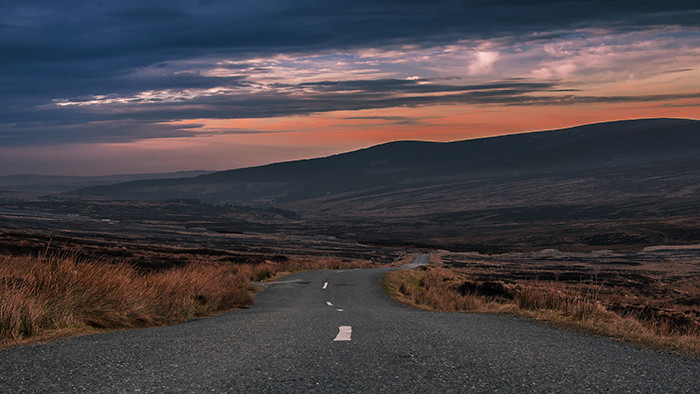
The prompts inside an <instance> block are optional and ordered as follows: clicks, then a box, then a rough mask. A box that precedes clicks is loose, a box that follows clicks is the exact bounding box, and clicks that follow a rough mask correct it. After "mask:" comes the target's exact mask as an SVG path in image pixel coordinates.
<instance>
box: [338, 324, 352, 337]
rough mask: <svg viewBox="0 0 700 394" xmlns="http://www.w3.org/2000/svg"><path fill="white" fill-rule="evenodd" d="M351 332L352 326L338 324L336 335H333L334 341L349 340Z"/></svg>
mask: <svg viewBox="0 0 700 394" xmlns="http://www.w3.org/2000/svg"><path fill="white" fill-rule="evenodd" d="M351 334H352V327H350V326H340V327H338V335H336V336H335V339H334V341H349V340H350V335H351Z"/></svg>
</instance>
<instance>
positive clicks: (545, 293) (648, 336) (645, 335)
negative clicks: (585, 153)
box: [382, 267, 700, 356]
mask: <svg viewBox="0 0 700 394" xmlns="http://www.w3.org/2000/svg"><path fill="white" fill-rule="evenodd" d="M382 287H383V289H384V292H385V293H386V294H388V295H389V296H391V297H392V298H394V299H395V300H397V301H399V302H401V303H404V304H407V305H409V306H413V307H417V308H420V309H426V310H434V311H441V312H475V313H503V314H508V315H512V316H518V317H527V318H533V319H535V320H537V321H541V322H545V323H548V324H552V325H555V326H559V327H564V328H568V329H573V330H576V331H581V332H586V333H590V334H596V335H603V336H607V337H610V338H613V339H617V340H621V341H625V342H628V343H631V344H635V345H643V346H651V347H655V348H659V349H663V350H670V351H675V352H679V353H684V354H690V355H694V356H698V355H700V332H699V331H698V329H697V327H695V326H678V325H675V324H673V323H672V322H670V321H667V320H662V319H654V318H643V317H640V316H635V315H631V314H628V315H623V314H618V313H616V312H614V311H611V310H608V309H607V308H606V307H605V305H604V300H602V299H601V297H600V295H599V292H598V291H597V289H595V288H591V287H583V286H580V287H577V286H572V285H564V284H560V283H555V282H540V281H529V282H527V283H522V284H517V285H510V286H509V285H506V284H504V283H503V282H476V281H472V280H470V279H469V277H467V276H464V275H460V274H458V273H456V272H454V271H452V270H450V269H446V268H442V267H420V268H418V269H413V270H407V269H404V270H397V271H392V272H390V273H388V274H386V275H385V276H384V277H383V278H382Z"/></svg>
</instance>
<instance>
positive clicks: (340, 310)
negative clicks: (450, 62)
mask: <svg viewBox="0 0 700 394" xmlns="http://www.w3.org/2000/svg"><path fill="white" fill-rule="evenodd" d="M336 311H338V312H342V311H344V309H340V308H338V309H336Z"/></svg>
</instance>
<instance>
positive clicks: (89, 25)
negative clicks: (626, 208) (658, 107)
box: [0, 0, 700, 145]
mask: <svg viewBox="0 0 700 394" xmlns="http://www.w3.org/2000/svg"><path fill="white" fill-rule="evenodd" d="M144 4H147V5H144ZM319 4H321V5H319ZM699 16H700V15H699V14H698V6H697V2H696V1H676V2H673V1H670V2H668V1H667V2H659V1H635V2H625V1H567V2H558V1H485V0H483V1H406V0H384V1H377V0H372V1H339V0H328V1H324V2H318V1H305V0H294V1H269V0H243V1H195V0H184V1H180V2H177V3H175V2H170V1H168V2H166V1H149V2H143V1H123V0H122V1H112V2H95V1H77V0H76V1H55V0H50V1H49V0H47V1H31V0H17V1H3V2H2V3H0V54H1V56H2V57H1V59H0V86H2V89H1V90H0V144H9V145H11V144H19V143H22V144H32V143H56V142H61V141H63V142H68V141H124V140H133V139H138V138H152V137H154V136H170V135H177V133H181V132H182V131H179V130H177V129H176V128H172V127H165V126H163V125H162V124H154V123H153V122H166V121H168V120H171V119H183V118H188V117H207V116H210V117H220V118H227V117H229V118H230V117H237V116H246V117H263V116H275V115H289V114H302V113H311V112H318V111H331V110H340V109H345V110H351V109H364V108H382V107H390V106H401V105H426V104H433V103H454V102H470V103H472V102H473V103H492V102H493V103H504V104H513V105H515V104H522V103H529V102H532V100H534V99H532V98H529V97H526V95H527V94H528V93H532V92H536V91H549V90H550V89H551V88H552V86H547V85H546V84H544V85H542V84H526V83H501V85H499V86H495V85H494V86H468V85H465V86H455V85H441V84H438V83H436V82H435V81H428V82H430V83H428V84H422V85H421V84H417V83H408V82H406V81H400V80H379V81H343V82H318V83H313V84H306V85H295V86H291V88H294V89H300V88H309V89H312V91H313V94H312V95H311V96H309V97H304V98H303V99H302V98H298V97H292V96H290V95H288V94H277V95H264V94H255V95H247V96H238V95H233V96H208V97H197V98H194V99H192V100H189V101H187V102H176V103H172V102H162V103H156V102H152V103H146V104H143V103H141V104H139V106H138V108H135V105H134V106H129V105H124V106H121V107H120V106H115V107H114V108H105V109H103V110H97V111H93V109H94V107H93V108H87V107H73V108H66V107H63V108H56V107H55V106H52V105H51V103H52V100H54V99H58V98H70V99H72V100H81V99H87V98H88V97H91V96H94V95H117V96H130V95H134V94H136V93H137V92H139V91H143V90H162V89H207V88H213V87H217V86H228V87H232V86H233V87H235V86H245V84H246V82H245V81H244V77H242V76H233V77H227V78H214V77H211V76H203V75H199V74H197V73H196V72H195V73H187V72H180V71H178V72H176V71H175V70H170V69H169V68H168V67H169V66H168V65H169V62H174V61H181V60H185V59H193V58H201V57H210V58H216V57H224V56H227V57H235V56H243V55H246V56H252V55H261V56H262V55H270V54H278V53H289V52H303V51H322V50H331V49H351V48H361V47H372V46H375V47H377V46H389V45H401V44H411V45H417V46H429V45H435V44H441V43H450V42H453V41H455V40H457V39H468V38H491V37H521V38H522V37H529V36H528V35H529V34H530V33H542V34H538V35H537V36H536V37H534V36H533V38H532V39H543V38H544V37H546V36H547V34H549V35H556V34H559V33H557V31H558V30H561V29H575V28H586V27H591V26H595V27H602V28H607V29H613V30H618V31H629V30H643V29H646V28H650V27H654V26H664V25H681V26H697V24H698V21H699V20H700V17H699ZM226 67H228V68H231V69H235V68H236V66H235V65H227V66H226ZM144 68H148V69H149V70H150V71H152V73H151V74H145V75H134V74H133V71H134V70H137V69H144ZM159 71H160V72H159ZM350 90H357V91H358V92H356V93H353V94H351V95H348V94H347V92H348V91H350ZM428 93H444V95H442V96H421V94H428ZM402 94H403V95H413V96H410V97H398V96H400V95H402ZM581 99H582V98H581ZM537 100H541V101H542V102H543V103H547V102H555V100H561V98H554V99H551V98H547V97H544V98H540V99H537ZM100 122H102V123H100ZM149 122H151V123H149Z"/></svg>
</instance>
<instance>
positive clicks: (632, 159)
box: [74, 119, 700, 211]
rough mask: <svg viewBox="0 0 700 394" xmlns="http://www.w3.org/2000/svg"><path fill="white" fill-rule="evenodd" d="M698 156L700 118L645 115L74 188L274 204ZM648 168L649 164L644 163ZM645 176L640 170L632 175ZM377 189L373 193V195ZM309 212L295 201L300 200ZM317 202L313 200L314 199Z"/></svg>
mask: <svg viewBox="0 0 700 394" xmlns="http://www.w3.org/2000/svg"><path fill="white" fill-rule="evenodd" d="M698 157H700V121H696V120H684V119H643V120H628V121H617V122H607V123H598V124H592V125H585V126H578V127H574V128H568V129H562V130H552V131H541V132H533V133H523V134H514V135H506V136H499V137H491V138H482V139H475V140H466V141H457V142H450V143H437V142H420V141H400V142H391V143H387V144H382V145H377V146H373V147H370V148H366V149H361V150H357V151H353V152H348V153H343V154H338V155H334V156H329V157H323V158H317V159H310V160H299V161H292V162H284V163H276V164H270V165H266V166H259V167H251V168H243V169H237V170H229V171H221V172H216V173H211V174H207V175H201V176H198V177H192V178H177V179H155V180H141V181H134V182H126V183H119V184H115V185H110V186H100V187H91V188H86V189H81V190H78V191H76V192H74V193H75V194H79V195H99V196H106V197H111V198H120V199H172V198H197V199H200V200H203V201H208V202H215V203H224V202H229V203H235V204H276V205H282V206H285V205H286V206H289V207H294V206H295V205H298V204H295V202H302V201H307V202H308V201H309V200H310V199H311V200H313V199H316V198H320V197H326V196H333V195H337V196H338V198H343V197H342V196H343V195H345V194H348V193H350V194H356V193H358V191H361V190H372V189H376V188H385V187H391V188H393V189H394V190H397V191H399V192H401V190H404V189H405V190H410V189H412V188H426V187H434V186H436V185H445V184H454V183H455V182H456V183H465V182H473V181H476V180H486V179H516V180H517V179H525V178H528V177H532V176H540V175H546V174H559V175H561V174H566V173H580V172H581V171H587V170H595V169H603V168H605V169H611V168H627V169H628V170H631V169H634V168H636V167H639V166H642V167H645V168H648V167H649V166H652V167H653V166H654V163H664V164H663V165H666V166H668V163H669V162H673V163H680V164H678V165H679V166H680V167H679V168H689V169H690V170H692V168H693V167H694V166H695V163H696V162H695V160H696V159H697V158H698ZM652 172H653V171H652ZM638 175H639V176H641V177H644V176H645V174H644V172H642V173H639V174H638ZM375 194H376V193H375ZM302 206H303V210H305V211H306V210H314V209H315V208H314V207H312V206H310V205H309V204H304V203H302V204H301V205H299V208H302ZM318 208H320V207H318Z"/></svg>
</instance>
